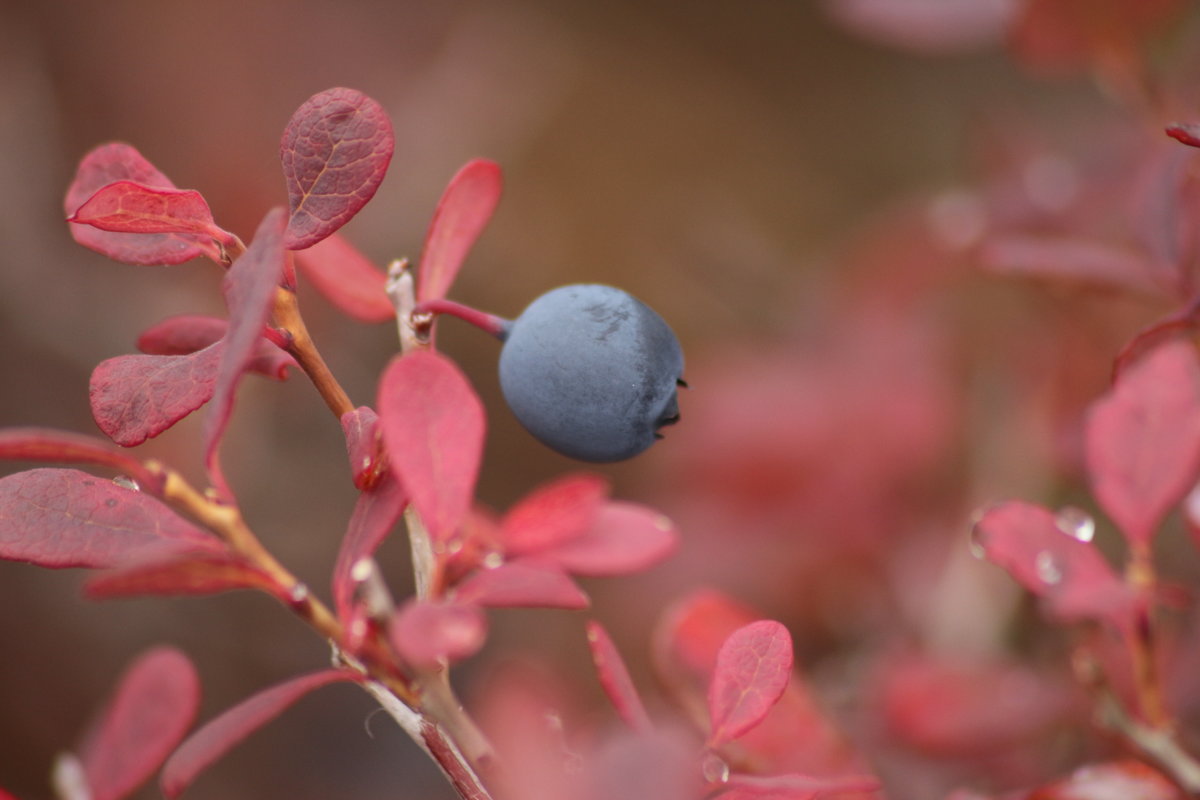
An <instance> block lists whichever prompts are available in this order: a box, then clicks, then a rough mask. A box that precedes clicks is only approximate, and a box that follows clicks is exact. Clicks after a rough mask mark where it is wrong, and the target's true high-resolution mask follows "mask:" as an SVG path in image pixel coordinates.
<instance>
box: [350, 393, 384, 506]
mask: <svg viewBox="0 0 1200 800" xmlns="http://www.w3.org/2000/svg"><path fill="white" fill-rule="evenodd" d="M341 423H342V434H343V435H344V436H345V437H346V456H347V457H348V458H349V459H350V474H351V475H352V476H353V480H354V486H355V488H357V489H359V490H366V489H369V488H371V487H372V486H374V485H375V481H377V480H379V476H380V475H381V474H382V473H383V471H384V470H385V468H386V463H385V462H384V460H383V447H382V445H381V443H380V438H379V415H378V414H376V413H375V410H374V409H372V408H369V407H368V406H360V407H358V408H356V409H354V410H353V411H347V412H346V413H345V414H343V415H342V419H341Z"/></svg>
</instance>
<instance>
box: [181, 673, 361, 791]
mask: <svg viewBox="0 0 1200 800" xmlns="http://www.w3.org/2000/svg"><path fill="white" fill-rule="evenodd" d="M361 680H362V678H361V676H359V675H358V674H357V673H354V672H350V671H348V670H343V669H328V670H323V671H321V672H313V673H310V674H308V675H301V676H300V677H298V678H292V679H291V680H290V681H287V682H285V683H281V684H279V685H277V686H272V687H271V688H270V689H265V690H263V691H261V692H259V693H258V694H256V695H254V696H253V697H250V698H247V699H246V700H243V701H242V702H241V703H239V704H238V705H236V706H234V707H233V708H231V709H229V710H227V711H225V712H224V713H223V714H221V715H220V716H218V717H216V718H215V719H212V720H210V721H209V722H207V723H206V724H205V725H204V726H203V727H201V728H200V729H199V730H198V731H196V732H195V733H193V734H192V735H191V736H189V737H188V739H187V741H185V742H184V743H183V745H182V746H181V747H180V748H179V749H178V750H176V751H175V752H174V753H173V754H172V755H171V757H170V758H169V759H167V763H166V765H165V766H164V767H163V771H162V777H161V778H160V783H161V786H162V790H163V794H165V795H166V796H167V797H169V798H173V797H178V796H179V795H181V794H183V792H184V790H185V789H187V787H188V786H190V785H191V784H192V782H193V781H195V780H196V777H197V776H198V775H199V774H200V773H201V772H203V771H204V770H205V769H206V768H208V767H209V766H211V765H212V764H213V763H214V762H216V761H217V760H218V759H219V758H221V756H223V755H225V754H226V753H228V752H229V751H230V750H231V749H233V747H234V746H235V745H237V744H238V743H239V742H241V741H242V740H243V739H245V738H246V737H247V736H249V735H250V734H252V733H254V732H255V731H256V730H258V729H259V728H261V727H262V726H263V725H265V724H267V723H268V722H270V721H271V720H272V719H274V718H275V717H277V716H279V714H281V713H283V711H285V710H286V709H287V708H288V707H289V706H291V705H292V704H293V703H295V702H296V701H297V700H299V699H300V698H301V697H303V696H304V695H306V694H308V693H309V692H311V691H314V690H316V689H319V688H321V687H322V686H328V685H329V684H331V683H337V682H340V681H353V682H356V683H357V682H361Z"/></svg>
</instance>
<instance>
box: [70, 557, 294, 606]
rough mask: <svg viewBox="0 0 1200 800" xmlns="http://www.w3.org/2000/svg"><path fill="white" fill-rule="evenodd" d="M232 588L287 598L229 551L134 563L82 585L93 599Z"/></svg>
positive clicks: (265, 576) (262, 574) (271, 581)
mask: <svg viewBox="0 0 1200 800" xmlns="http://www.w3.org/2000/svg"><path fill="white" fill-rule="evenodd" d="M234 589H259V590H261V591H264V592H267V593H268V594H271V595H274V596H275V597H276V598H278V599H279V600H280V601H282V602H284V603H287V602H288V599H289V598H288V597H287V594H286V592H284V591H283V590H282V589H280V588H279V585H278V583H276V581H275V580H274V579H272V578H271V576H270V575H268V574H267V573H266V572H263V571H262V570H261V569H259V568H258V567H255V566H254V565H252V564H249V563H247V562H246V561H245V560H244V559H242V558H240V557H238V556H236V555H234V554H232V553H229V552H204V553H185V554H183V555H181V556H167V557H166V558H151V559H148V560H145V561H142V560H138V561H135V562H134V563H132V564H129V565H127V566H123V567H119V568H118V569H116V570H114V571H112V572H108V573H105V574H103V575H99V576H97V577H95V578H92V579H90V580H89V581H88V582H87V583H86V584H84V593H85V594H86V595H87V596H88V597H89V598H91V599H93V600H106V599H111V598H116V597H140V596H144V595H156V596H160V597H172V596H177V595H209V594H218V593H220V592H228V591H232V590H234Z"/></svg>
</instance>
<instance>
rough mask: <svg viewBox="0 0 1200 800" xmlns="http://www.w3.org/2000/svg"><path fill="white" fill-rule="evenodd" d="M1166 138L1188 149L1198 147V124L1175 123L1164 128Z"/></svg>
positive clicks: (1199, 145) (1199, 140) (1199, 139)
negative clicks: (1188, 147)
mask: <svg viewBox="0 0 1200 800" xmlns="http://www.w3.org/2000/svg"><path fill="white" fill-rule="evenodd" d="M1166 131H1167V136H1170V137H1171V138H1172V139H1175V140H1176V141H1179V142H1183V143H1184V144H1186V145H1189V146H1190V147H1200V123H1195V122H1175V123H1172V124H1170V125H1168V126H1167V127H1166Z"/></svg>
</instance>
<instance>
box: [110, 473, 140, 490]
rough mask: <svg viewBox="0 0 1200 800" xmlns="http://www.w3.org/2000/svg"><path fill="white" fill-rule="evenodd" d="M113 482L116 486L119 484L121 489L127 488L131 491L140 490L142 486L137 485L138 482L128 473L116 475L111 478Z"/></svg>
mask: <svg viewBox="0 0 1200 800" xmlns="http://www.w3.org/2000/svg"><path fill="white" fill-rule="evenodd" d="M113 483H115V484H116V485H117V486H120V487H121V488H122V489H129V490H130V491H132V492H140V491H141V490H142V487H141V486H139V485H138V482H137V481H135V480H134V479H133V478H131V477H129V476H128V475H118V476H117V477H115V478H113Z"/></svg>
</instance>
